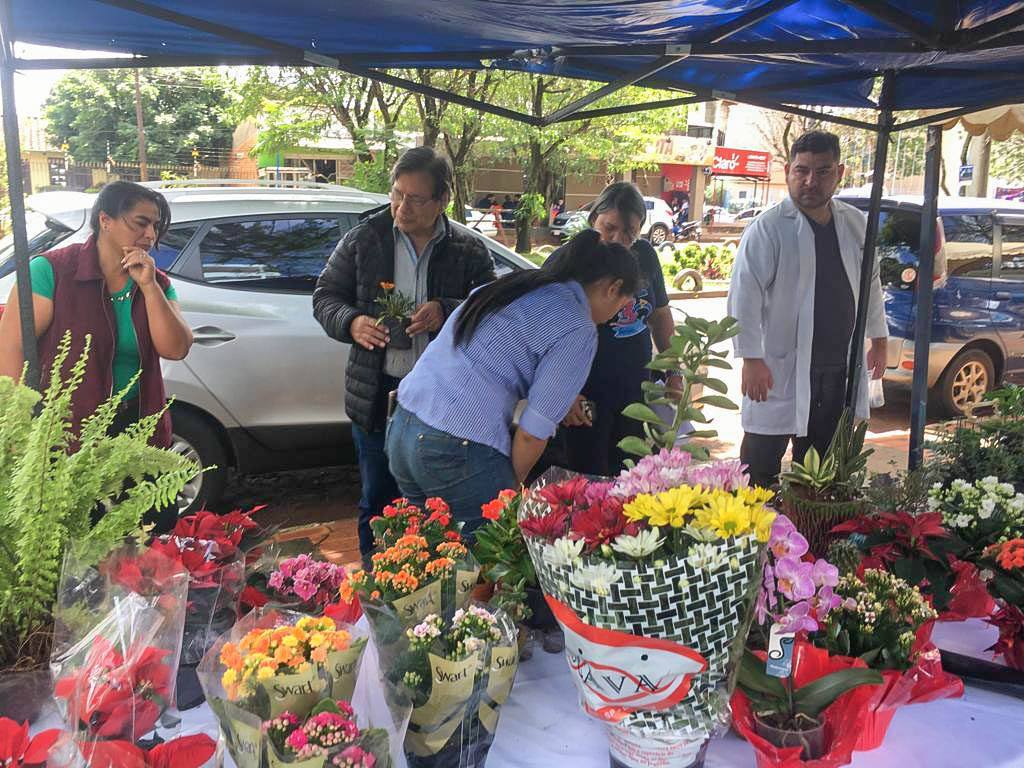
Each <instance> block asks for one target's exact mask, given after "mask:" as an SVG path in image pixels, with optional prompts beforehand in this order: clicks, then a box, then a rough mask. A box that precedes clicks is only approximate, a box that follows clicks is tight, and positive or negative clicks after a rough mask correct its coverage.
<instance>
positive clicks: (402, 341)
mask: <svg viewBox="0 0 1024 768" xmlns="http://www.w3.org/2000/svg"><path fill="white" fill-rule="evenodd" d="M410 322H411V321H410V320H409V318H408V317H403V318H402V319H401V320H398V319H396V318H394V317H388V318H385V319H384V322H383V323H382V324H383V325H384V327H385V328H387V329H388V336H389V337H390V341H388V346H389V347H393V348H394V349H412V338H411V337H410V336H409V334H408V333H406V329H407V328H408V327H409V323H410Z"/></svg>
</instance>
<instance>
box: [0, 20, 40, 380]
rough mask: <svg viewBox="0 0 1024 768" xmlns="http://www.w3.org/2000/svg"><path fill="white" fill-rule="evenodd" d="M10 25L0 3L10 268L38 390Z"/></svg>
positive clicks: (0, 73)
mask: <svg viewBox="0 0 1024 768" xmlns="http://www.w3.org/2000/svg"><path fill="white" fill-rule="evenodd" d="M13 27H14V22H13V16H12V13H11V0H0V46H2V48H3V50H2V51H0V56H2V61H0V91H2V92H3V93H2V96H3V110H4V146H5V148H6V150H7V197H8V199H9V200H10V203H11V229H12V231H13V233H14V264H15V269H16V274H17V279H18V307H19V310H20V316H21V338H22V343H21V347H22V353H23V355H24V357H25V361H26V362H27V363H28V370H27V372H26V373H25V383H26V384H28V385H29V386H30V387H33V388H35V389H38V388H39V349H38V345H37V344H36V323H35V316H34V315H33V311H32V278H31V276H30V275H29V268H28V262H29V252H28V233H27V232H26V229H25V191H24V188H23V185H22V179H21V139H20V137H19V135H18V112H17V109H16V107H15V101H14V29H13Z"/></svg>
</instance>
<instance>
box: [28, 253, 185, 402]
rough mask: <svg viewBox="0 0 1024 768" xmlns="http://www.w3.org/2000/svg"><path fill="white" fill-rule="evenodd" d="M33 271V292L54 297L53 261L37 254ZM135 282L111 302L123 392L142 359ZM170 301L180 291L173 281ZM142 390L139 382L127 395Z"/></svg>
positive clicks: (117, 380) (117, 387) (117, 376)
mask: <svg viewBox="0 0 1024 768" xmlns="http://www.w3.org/2000/svg"><path fill="white" fill-rule="evenodd" d="M30 270H31V272H32V293H36V294H39V295H40V296H43V297H45V298H47V299H50V300H52V299H53V291H54V285H53V265H52V264H50V262H49V261H47V260H46V259H45V258H43V257H42V256H36V257H35V258H34V259H32V261H31V263H30ZM134 284H135V283H134V282H133V281H132V279H131V278H128V282H127V283H125V286H124V288H122V289H121V290H120V291H118V292H117V293H116V294H114V295H113V296H111V297H110V304H111V306H112V307H113V308H114V323H115V325H116V326H117V346H116V347H115V348H114V364H113V373H114V391H115V392H120V391H121V390H122V389H124V388H125V387H127V386H128V382H129V381H131V380H132V377H133V376H135V374H136V373H138V372H139V368H140V367H141V365H142V363H141V360H140V358H139V340H138V339H137V338H136V336H135V326H134V325H133V324H132V303H131V302H130V301H129V300H128V297H129V296H130V295H131V290H132V286H133V285H134ZM164 296H166V297H167V300H168V301H177V300H178V294H177V292H175V290H174V286H173V285H168V286H167V290H166V291H164ZM138 394H139V382H137V381H136V382H135V385H134V386H133V387H132V388H131V390H130V391H129V392H128V394H127V395H126V397H135V396H136V395H138Z"/></svg>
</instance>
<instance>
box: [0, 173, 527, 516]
mask: <svg viewBox="0 0 1024 768" xmlns="http://www.w3.org/2000/svg"><path fill="white" fill-rule="evenodd" d="M147 186H151V187H154V188H157V189H160V191H161V192H162V193H163V194H164V196H165V197H166V198H167V201H168V202H169V203H170V206H171V213H172V217H171V226H170V229H169V230H168V232H167V235H166V236H165V237H164V239H163V240H162V241H161V243H160V245H159V247H158V248H157V249H155V250H154V252H153V257H154V259H155V260H156V263H157V266H158V267H159V268H160V269H163V270H165V271H166V272H168V273H169V274H170V275H171V276H172V277H173V280H174V285H175V288H176V290H177V292H178V298H179V301H180V305H181V310H182V313H183V314H184V316H185V319H186V321H187V322H188V323H189V325H190V326H191V328H192V332H193V334H194V336H195V344H194V345H193V347H192V350H191V351H190V352H189V354H188V357H187V358H185V359H184V360H181V361H164V362H163V376H164V381H165V382H166V386H167V394H168V396H172V397H173V398H174V402H173V404H172V405H171V411H172V415H173V423H174V449H175V450H178V451H180V452H183V453H187V454H189V455H191V456H192V457H193V458H196V459H197V460H198V461H199V462H200V463H201V464H202V465H203V466H204V467H213V466H216V469H210V470H208V471H207V472H205V473H203V474H202V475H200V476H199V477H198V478H197V479H196V480H195V481H194V482H193V483H192V485H191V486H189V487H188V488H187V489H186V493H185V494H184V497H183V508H184V509H194V508H197V507H198V506H199V505H201V504H211V503H213V502H215V501H216V500H217V499H218V498H219V496H220V495H221V493H222V492H223V490H224V485H225V483H226V481H227V477H228V472H229V471H230V470H231V469H234V470H236V471H238V472H244V473H256V472H269V471H277V470H283V469H299V468H306V467H315V466H328V465H332V464H341V463H347V462H348V461H351V460H353V459H354V453H353V451H352V446H351V430H350V424H349V421H348V418H347V417H346V416H345V404H344V393H345V386H344V380H345V379H344V377H345V363H346V360H347V358H348V346H347V345H342V344H338V343H337V342H336V341H334V340H333V339H330V338H328V337H327V335H326V334H325V333H324V331H323V329H322V328H321V327H320V325H319V324H318V323H317V322H316V320H314V319H313V309H312V302H311V296H312V293H313V288H314V285H315V283H316V279H317V277H318V275H319V274H320V271H321V270H322V269H323V266H324V264H325V262H326V261H327V258H328V256H329V255H330V254H331V251H332V250H333V249H334V246H335V245H336V244H337V243H338V241H339V240H340V239H341V237H342V236H343V235H344V234H345V232H347V231H348V230H349V229H350V228H351V227H352V226H354V225H355V224H356V223H357V222H358V220H359V216H360V214H362V213H364V212H366V211H368V210H370V209H372V208H376V207H378V206H381V205H384V204H386V203H387V198H386V197H385V196H383V195H376V194H371V193H367V192H362V191H360V190H357V189H350V188H346V187H339V186H334V185H327V184H314V183H309V182H294V183H291V184H288V185H286V186H279V185H277V184H276V183H273V184H272V183H260V182H254V181H238V182H231V181H191V182H184V183H182V182H169V183H153V184H148V185H147ZM94 199H95V195H89V194H84V193H76V192H49V193H43V194H40V195H36V196H33V197H31V198H29V200H28V205H29V207H30V211H29V214H28V228H29V240H30V248H31V250H32V252H33V254H36V253H42V252H43V251H46V250H48V249H50V248H54V247H58V246H62V245H70V244H72V243H75V242H80V241H83V240H85V239H86V238H87V237H88V235H89V227H88V225H87V221H88V214H89V210H90V209H91V207H92V203H93V200H94ZM453 226H458V227H461V225H458V224H454V223H453ZM474 234H475V236H477V237H480V238H481V239H482V240H483V241H484V242H485V243H486V245H487V247H488V249H489V250H490V252H491V255H492V257H493V258H494V262H495V269H496V272H497V274H498V275H499V276H500V275H502V274H506V273H508V272H510V271H513V270H519V269H534V268H535V267H534V265H533V264H531V263H530V262H529V261H527V260H526V259H523V258H522V257H520V256H518V255H517V254H515V253H514V252H512V251H510V250H509V249H507V248H505V247H504V246H503V245H501V244H500V243H497V242H495V241H494V240H491V239H490V238H488V237H485V236H483V235H481V234H479V233H474ZM13 256H14V248H13V244H12V242H11V239H10V238H7V239H6V240H4V241H0V301H4V300H6V297H7V296H8V295H9V293H10V289H11V286H12V284H13V282H14V257H13Z"/></svg>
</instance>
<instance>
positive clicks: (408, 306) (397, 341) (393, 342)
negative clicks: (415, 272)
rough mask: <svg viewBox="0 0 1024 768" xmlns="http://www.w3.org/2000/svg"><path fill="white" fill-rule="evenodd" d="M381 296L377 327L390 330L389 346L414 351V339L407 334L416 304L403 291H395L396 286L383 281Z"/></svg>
mask: <svg viewBox="0 0 1024 768" xmlns="http://www.w3.org/2000/svg"><path fill="white" fill-rule="evenodd" d="M380 289H381V292H382V293H381V295H380V296H378V297H377V299H376V303H377V306H378V307H380V312H379V314H378V315H377V325H383V326H384V327H385V328H387V329H388V338H389V341H388V345H389V346H391V347H394V348H395V349H412V339H411V338H410V337H409V334H408V333H406V329H407V328H408V327H409V322H410V317H411V316H412V312H413V310H414V309H416V302H415V301H413V300H412V299H411V298H409V297H408V296H406V295H405V294H404V293H402V292H401V291H398V290H395V284H394V283H389V282H387V281H386V280H382V281H381V283H380Z"/></svg>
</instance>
